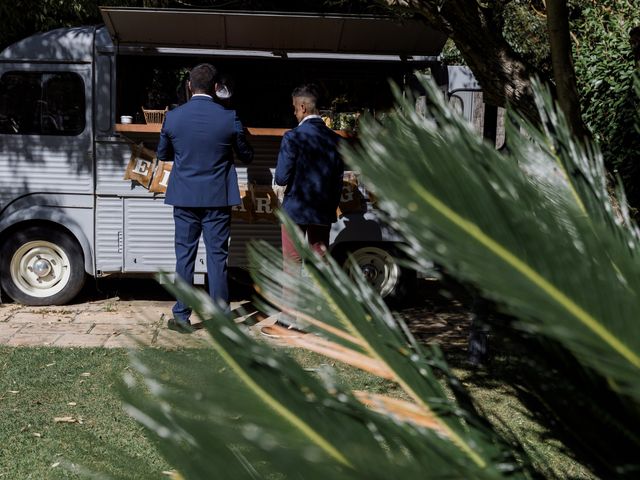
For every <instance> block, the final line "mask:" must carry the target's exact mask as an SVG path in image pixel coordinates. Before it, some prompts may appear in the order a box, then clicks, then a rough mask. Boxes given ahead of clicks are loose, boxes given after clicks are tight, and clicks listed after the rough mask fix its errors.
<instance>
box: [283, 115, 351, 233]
mask: <svg viewBox="0 0 640 480" xmlns="http://www.w3.org/2000/svg"><path fill="white" fill-rule="evenodd" d="M340 140H341V138H340V136H339V135H338V134H337V133H335V132H334V131H333V130H331V129H330V128H328V127H327V126H326V125H325V124H324V122H323V121H322V119H321V118H311V119H309V120H306V121H304V122H302V124H300V125H298V126H297V127H296V128H294V129H293V130H289V131H288V132H286V133H285V134H284V136H283V138H282V143H281V144H280V152H279V154H278V164H277V166H276V174H275V182H276V184H278V185H286V186H287V188H286V189H285V192H284V201H283V202H282V209H283V210H284V211H285V212H287V214H288V215H289V216H290V217H291V219H292V220H293V221H294V222H295V223H297V224H299V225H330V224H331V223H333V222H335V221H336V209H337V208H338V204H339V203H340V196H341V195H342V175H343V173H344V163H343V161H342V157H341V155H340V153H339V152H338V144H339V142H340Z"/></svg>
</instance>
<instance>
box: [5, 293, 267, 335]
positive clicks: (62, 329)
mask: <svg viewBox="0 0 640 480" xmlns="http://www.w3.org/2000/svg"><path fill="white" fill-rule="evenodd" d="M172 305H173V301H164V300H130V301H122V300H120V299H119V298H117V297H114V298H108V299H105V300H98V301H90V302H85V303H80V304H77V305H68V306H61V307H27V306H23V305H16V304H0V345H10V346H25V345H28V346H56V347H107V348H109V347H131V346H136V345H146V346H159V347H186V346H198V345H202V344H204V342H206V338H207V334H206V332H205V331H204V330H196V332H195V333H193V334H191V335H183V334H180V333H177V332H174V331H171V330H168V329H167V327H166V324H167V319H168V318H170V316H171V306H172ZM242 305H245V306H250V304H249V303H248V302H247V301H239V302H232V304H231V309H232V311H234V312H236V314H237V315H238V317H237V321H242V320H243V319H244V318H245V317H242V316H241V312H242V313H245V312H244V308H241V307H242ZM257 315H258V313H257V312H254V313H253V316H257ZM192 322H193V323H196V322H198V319H197V317H195V316H194V318H192Z"/></svg>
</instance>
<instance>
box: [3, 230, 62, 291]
mask: <svg viewBox="0 0 640 480" xmlns="http://www.w3.org/2000/svg"><path fill="white" fill-rule="evenodd" d="M70 276H71V265H70V262H69V258H68V257H67V254H66V253H65V252H64V250H62V249H61V248H60V247H58V246H57V245H55V244H53V243H51V242H47V241H44V240H36V241H33V242H27V243H25V244H24V245H22V246H21V247H20V248H19V249H18V250H16V253H14V255H13V257H12V258H11V280H12V281H13V283H14V284H15V285H16V286H17V287H18V288H19V289H20V290H22V291H23V292H24V293H26V294H27V295H30V296H32V297H50V296H52V295H55V294H56V293H58V292H60V291H61V290H62V289H63V288H64V287H65V286H66V285H67V283H69V278H70Z"/></svg>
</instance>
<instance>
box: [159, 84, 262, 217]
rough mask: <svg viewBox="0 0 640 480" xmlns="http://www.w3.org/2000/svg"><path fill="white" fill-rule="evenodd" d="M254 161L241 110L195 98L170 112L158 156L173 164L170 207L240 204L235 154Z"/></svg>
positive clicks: (169, 189) (169, 197) (162, 134)
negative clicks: (239, 112)
mask: <svg viewBox="0 0 640 480" xmlns="http://www.w3.org/2000/svg"><path fill="white" fill-rule="evenodd" d="M234 151H235V152H236V155H237V156H238V158H239V159H240V160H241V161H242V162H243V163H249V162H251V160H253V149H252V148H251V146H250V145H249V143H248V142H247V140H246V137H245V134H244V130H243V128H242V124H241V123H240V120H239V119H238V116H237V115H236V112H235V110H228V109H225V108H224V107H223V106H221V105H219V104H217V103H215V102H214V101H213V100H212V99H211V98H209V97H204V96H195V97H192V98H191V100H189V101H188V102H187V103H185V104H184V105H181V106H179V107H178V108H176V109H174V110H171V111H170V112H167V114H166V117H165V120H164V124H163V125H162V130H161V132H160V143H159V144H158V151H157V156H158V159H159V160H163V161H173V162H174V164H173V168H172V170H171V176H170V177H169V185H167V193H166V197H165V203H168V204H169V205H174V206H177V207H227V206H233V205H239V204H240V190H239V188H238V175H237V173H236V169H235V166H234V164H233V152H234Z"/></svg>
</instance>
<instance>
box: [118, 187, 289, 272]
mask: <svg viewBox="0 0 640 480" xmlns="http://www.w3.org/2000/svg"><path fill="white" fill-rule="evenodd" d="M124 223H125V229H124V233H125V242H124V248H125V252H124V253H125V255H124V259H125V260H124V263H125V270H126V271H129V272H155V271H158V270H159V269H164V270H167V271H170V272H171V271H173V270H174V268H175V253H174V226H173V215H172V211H171V207H170V206H169V205H164V204H163V203H162V201H161V200H153V199H140V198H131V199H125V220H124ZM252 239H261V240H265V241H267V242H269V243H271V244H272V245H274V246H275V247H276V248H278V249H279V248H280V225H276V224H270V223H254V224H248V223H244V222H242V221H234V222H232V225H231V242H230V245H229V265H230V266H234V267H245V266H247V264H248V262H247V253H246V248H247V243H248V242H249V241H250V240H252ZM206 270H207V263H206V254H205V248H204V241H203V240H202V238H200V245H199V248H198V256H197V258H196V272H206Z"/></svg>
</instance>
